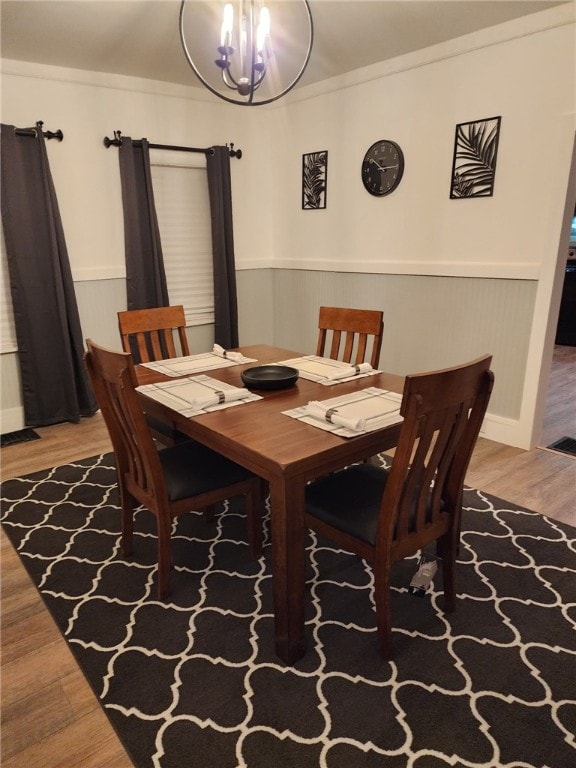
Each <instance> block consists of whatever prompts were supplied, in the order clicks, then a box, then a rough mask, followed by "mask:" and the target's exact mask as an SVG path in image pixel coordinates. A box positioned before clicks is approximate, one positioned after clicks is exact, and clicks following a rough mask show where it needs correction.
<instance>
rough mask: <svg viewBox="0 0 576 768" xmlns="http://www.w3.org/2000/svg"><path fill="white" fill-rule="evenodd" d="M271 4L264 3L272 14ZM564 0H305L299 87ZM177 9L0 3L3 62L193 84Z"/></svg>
mask: <svg viewBox="0 0 576 768" xmlns="http://www.w3.org/2000/svg"><path fill="white" fill-rule="evenodd" d="M277 1H278V0H269V2H268V5H269V6H270V8H271V12H272V11H273V8H274V2H277ZM291 1H292V2H294V0H291ZM572 1H573V0H572ZM565 2H566V0H348V2H340V1H338V0H310V8H311V11H312V16H313V19H314V47H313V50H312V55H311V59H310V63H309V66H308V69H307V70H306V72H305V74H304V76H303V78H302V80H301V81H300V85H308V84H311V83H313V82H317V81H320V80H324V79H326V78H330V77H334V76H337V75H341V74H344V73H345V72H349V71H351V70H354V69H357V68H359V67H364V66H367V65H369V64H374V63H376V62H379V61H384V60H385V59H389V58H394V57H396V56H399V55H401V54H405V53H409V52H411V51H415V50H418V49H421V48H425V47H427V46H430V45H434V44H436V43H440V42H444V41H446V40H449V39H452V38H455V37H460V36H461V35H465V34H467V33H469V32H474V31H477V30H479V29H483V28H486V27H490V26H493V25H495V24H500V23H502V22H505V21H509V20H511V19H515V18H518V17H520V16H524V15H526V14H530V13H536V12H538V11H542V10H546V9H548V8H550V7H552V6H555V5H563V4H565ZM179 10H180V0H48V1H47V0H2V2H1V3H0V12H1V38H0V44H1V49H0V50H1V55H2V57H3V58H6V59H17V60H22V61H29V62H36V63H41V64H51V65H54V66H61V67H70V68H74V69H85V70H92V71H97V72H107V73H115V74H122V75H130V76H134V77H143V78H150V79H153V80H160V81H166V82H170V83H177V84H182V85H193V86H195V85H197V84H198V81H197V80H196V77H195V75H194V73H193V72H192V70H191V69H190V67H189V66H188V64H187V62H186V59H185V56H184V53H183V50H182V46H181V43H180V37H179V22H178V19H179ZM217 34H218V32H217Z"/></svg>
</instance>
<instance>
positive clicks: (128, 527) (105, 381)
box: [85, 339, 262, 599]
mask: <svg viewBox="0 0 576 768" xmlns="http://www.w3.org/2000/svg"><path fill="white" fill-rule="evenodd" d="M86 345H87V347H88V352H87V353H86V357H85V360H86V367H87V369H88V373H89V375H90V379H91V381H92V385H93V387H94V392H95V394H96V398H97V400H98V404H99V405H100V408H101V410H102V414H103V416H104V420H105V422H106V426H107V428H108V432H109V433H110V439H111V441H112V446H113V449H114V455H115V459H116V470H117V476H118V488H119V491H120V501H121V507H122V548H123V551H124V555H125V556H129V555H131V554H132V539H133V536H132V529H133V517H134V509H135V507H136V506H138V505H140V504H142V505H144V506H145V507H146V508H147V509H149V510H150V512H152V513H153V514H154V515H155V517H156V529H157V536H158V597H159V598H160V599H162V598H164V597H165V596H166V595H167V593H168V590H169V581H170V567H171V529H172V521H173V519H174V518H175V517H176V516H177V515H180V514H182V513H183V512H189V511H191V510H195V509H206V508H210V507H211V505H213V504H217V503H218V502H221V501H224V500H225V499H228V498H230V497H233V496H240V495H243V496H245V497H246V512H247V523H248V543H249V547H250V552H251V553H252V555H253V556H254V557H256V558H258V557H260V554H261V551H262V514H261V513H262V494H261V480H260V478H258V477H256V476H255V475H253V474H252V473H251V472H249V471H248V470H246V469H244V468H243V467H241V466H240V465H238V464H235V463H234V462H233V461H229V460H228V459H226V458H225V457H224V456H221V455H220V454H218V453H216V452H214V451H212V450H210V449H209V448H207V447H205V446H203V445H201V444H200V443H197V442H195V441H193V440H190V441H189V442H187V443H181V444H179V445H175V446H173V447H171V448H165V449H164V450H161V451H157V450H156V448H155V446H154V442H153V440H152V435H151V433H150V430H149V428H148V425H147V423H146V419H145V418H144V412H143V410H142V405H141V403H140V396H139V395H138V393H137V392H136V385H137V380H136V374H135V371H134V365H133V362H132V357H131V355H130V354H129V353H127V352H114V351H111V350H108V349H104V348H103V347H101V346H99V345H98V344H95V343H94V342H93V341H91V340H89V339H88V340H87V341H86Z"/></svg>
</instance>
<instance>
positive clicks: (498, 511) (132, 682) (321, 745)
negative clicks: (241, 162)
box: [1, 454, 576, 768]
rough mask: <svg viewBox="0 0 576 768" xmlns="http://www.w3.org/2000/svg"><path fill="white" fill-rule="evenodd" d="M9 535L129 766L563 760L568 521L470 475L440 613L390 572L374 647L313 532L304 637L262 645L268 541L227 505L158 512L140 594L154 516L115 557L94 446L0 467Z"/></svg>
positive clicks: (574, 617)
mask: <svg viewBox="0 0 576 768" xmlns="http://www.w3.org/2000/svg"><path fill="white" fill-rule="evenodd" d="M1 503H2V522H3V525H4V528H5V531H6V532H7V534H8V536H9V537H10V539H11V540H12V542H13V543H14V545H15V546H16V547H17V549H18V551H19V554H20V557H21V559H22V561H23V563H24V565H25V566H26V568H27V569H28V571H29V573H30V574H31V576H32V578H33V580H34V582H35V584H36V585H37V587H38V589H39V591H40V593H41V594H42V596H43V598H44V600H45V602H46V605H47V607H48V608H49V610H50V612H51V613H52V615H53V616H54V618H55V619H56V621H57V623H58V625H59V627H60V629H61V631H62V634H63V635H64V637H65V638H66V639H67V641H68V643H69V644H70V647H71V648H72V650H73V652H74V654H75V655H76V658H77V660H78V663H79V665H80V667H81V668H82V669H83V671H84V673H85V675H86V677H87V679H88V680H89V682H90V684H91V685H92V687H93V689H94V691H95V692H96V694H97V696H98V697H99V699H100V701H101V704H102V707H103V708H104V710H105V711H106V713H107V715H108V717H109V718H110V720H111V722H112V723H113V725H114V727H115V728H116V730H117V732H118V734H119V736H120V738H121V739H122V741H123V743H124V745H125V747H126V749H127V751H128V753H129V754H130V756H131V758H132V760H133V762H134V764H135V765H136V766H137V767H138V768H153V767H154V768H240V767H241V768H408V767H410V768H447V767H448V766H451V767H452V768H454V766H457V767H458V768H465V767H468V766H469V767H470V768H574V766H575V765H576V739H575V736H574V734H575V733H576V683H575V681H576V529H574V528H572V527H570V526H567V525H562V524H560V523H558V522H555V521H553V520H551V519H548V518H546V517H543V516H542V515H539V514H535V513H533V512H529V511H527V510H524V509H518V508H517V507H515V506H514V505H511V504H509V503H508V502H505V501H502V500H500V499H496V498H494V497H490V496H487V495H486V494H483V493H480V492H478V491H474V490H467V491H466V494H465V505H466V510H465V512H464V523H463V532H462V545H461V552H460V562H459V565H458V571H457V585H458V592H459V597H458V601H457V609H456V612H455V613H454V614H451V615H444V614H443V612H442V593H441V578H440V574H437V576H436V579H435V583H434V584H433V585H432V588H431V590H430V591H429V592H428V593H427V594H426V596H425V597H424V598H421V597H417V596H414V595H412V594H410V593H409V592H408V586H409V582H410V579H411V577H412V574H413V572H414V570H415V560H407V561H404V562H403V563H401V564H399V566H398V567H397V569H396V571H395V577H394V578H395V581H394V590H393V598H394V603H393V620H394V641H395V647H396V655H395V658H394V659H393V660H392V661H391V662H386V661H383V660H382V659H381V658H380V656H379V655H378V652H377V648H376V635H375V617H374V609H373V600H372V576H371V572H370V569H369V568H368V567H367V566H366V565H365V564H364V563H363V562H362V561H361V560H360V559H358V558H356V557H353V556H351V555H349V554H346V553H344V552H342V551H338V550H336V549H334V548H333V547H331V546H330V545H328V543H327V542H325V541H321V540H318V539H316V538H315V537H313V536H311V537H310V541H309V549H308V563H309V565H308V585H307V587H308V591H307V635H308V652H307V654H306V656H305V657H304V658H303V659H302V660H301V661H299V662H298V663H297V664H296V665H295V666H293V667H288V666H286V665H284V664H283V663H281V662H280V661H279V660H278V659H277V658H276V656H275V655H274V640H273V609H272V590H271V586H272V585H271V571H270V547H269V546H266V547H265V549H264V556H263V557H262V558H261V559H260V560H259V561H258V562H256V561H254V560H252V559H251V558H250V555H249V552H248V548H247V545H246V543H245V525H244V517H243V510H242V503H241V502H239V503H238V506H232V505H230V504H228V503H226V504H224V505H223V509H222V514H220V515H219V516H218V517H217V518H216V520H215V521H213V522H208V521H206V520H205V518H204V516H203V515H202V514H200V513H190V514H187V515H183V516H181V517H180V518H179V520H178V521H177V522H176V523H175V526H174V561H175V570H174V571H173V589H172V594H171V597H170V600H169V601H168V602H166V603H160V602H158V601H157V600H156V591H155V575H156V568H155V537H154V528H153V518H152V516H151V515H150V514H149V513H148V512H147V511H145V510H141V511H139V512H138V513H137V520H136V533H135V556H134V558H133V559H132V560H130V561H124V560H123V558H122V555H121V550H120V542H119V509H118V495H117V490H116V485H115V474H114V469H113V461H112V455H111V454H107V455H103V456H97V457H92V458H89V459H83V460H80V461H77V462H75V463H73V464H70V465H66V466H63V467H57V468H55V469H51V470H47V471H44V472H38V473H36V474H34V475H30V476H28V477H23V478H18V479H14V480H9V481H7V482H5V483H4V484H3V487H2V499H1Z"/></svg>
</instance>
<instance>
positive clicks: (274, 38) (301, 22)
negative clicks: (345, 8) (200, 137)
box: [180, 0, 314, 106]
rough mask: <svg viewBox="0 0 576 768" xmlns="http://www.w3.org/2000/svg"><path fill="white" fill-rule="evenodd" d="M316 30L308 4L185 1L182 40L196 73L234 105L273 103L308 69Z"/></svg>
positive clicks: (300, 0)
mask: <svg viewBox="0 0 576 768" xmlns="http://www.w3.org/2000/svg"><path fill="white" fill-rule="evenodd" d="M313 37H314V27H313V23H312V14H311V12H310V6H309V4H308V1H307V0H268V2H266V4H265V2H264V0H235V2H226V3H225V2H216V1H215V0H211V1H208V2H199V0H182V3H181V5H180V39H181V41H182V46H183V48H184V53H185V55H186V58H187V60H188V63H189V64H190V66H191V67H192V70H193V71H194V73H195V74H196V76H197V77H198V79H199V80H200V81H201V82H202V84H203V85H204V86H205V87H206V88H208V90H209V91H211V92H212V93H213V94H215V95H216V96H218V97H219V98H221V99H224V101H228V102H230V103H232V104H244V105H247V106H257V105H259V104H269V103H270V102H272V101H276V100H277V99H279V98H280V97H282V96H284V95H285V94H287V93H288V91H290V90H292V88H294V86H295V85H296V83H297V82H298V81H299V80H300V78H301V77H302V75H303V74H304V70H305V69H306V67H307V65H308V61H309V59H310V53H311V51H312V42H313Z"/></svg>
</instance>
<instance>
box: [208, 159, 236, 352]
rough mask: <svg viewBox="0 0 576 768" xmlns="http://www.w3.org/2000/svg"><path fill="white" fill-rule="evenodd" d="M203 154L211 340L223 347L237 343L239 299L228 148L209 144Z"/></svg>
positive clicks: (233, 345)
mask: <svg viewBox="0 0 576 768" xmlns="http://www.w3.org/2000/svg"><path fill="white" fill-rule="evenodd" d="M212 149H213V150H214V153H213V154H211V153H208V155H207V158H206V164H207V170H208V190H209V194H210V212H211V218H212V250H213V253H214V314H215V322H214V341H215V342H216V344H220V345H221V346H223V347H224V348H225V349H229V348H230V347H237V346H238V299H237V295H236V267H235V263H234V232H233V225H232V187H231V183H230V150H229V149H228V147H212Z"/></svg>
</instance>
